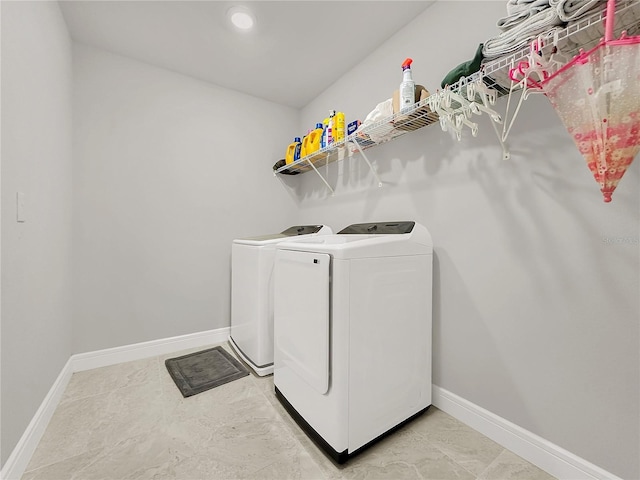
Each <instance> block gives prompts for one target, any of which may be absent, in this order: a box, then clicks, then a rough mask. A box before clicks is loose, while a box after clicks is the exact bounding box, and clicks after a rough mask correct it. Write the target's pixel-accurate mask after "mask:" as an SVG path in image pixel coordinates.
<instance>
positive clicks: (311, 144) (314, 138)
mask: <svg viewBox="0 0 640 480" xmlns="http://www.w3.org/2000/svg"><path fill="white" fill-rule="evenodd" d="M323 132H324V128H322V124H321V123H316V128H315V129H314V130H311V132H310V133H309V135H307V138H308V140H307V155H311V154H312V153H314V152H317V151H318V150H320V142H321V141H322V133H323Z"/></svg>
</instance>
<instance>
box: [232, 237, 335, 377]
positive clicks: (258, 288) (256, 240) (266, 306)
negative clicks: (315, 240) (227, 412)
mask: <svg viewBox="0 0 640 480" xmlns="http://www.w3.org/2000/svg"><path fill="white" fill-rule="evenodd" d="M331 233H333V232H332V230H331V228H330V227H328V226H326V225H295V226H293V227H289V228H287V229H286V230H284V231H283V232H281V233H275V234H270V235H262V236H259V237H251V238H239V239H236V240H234V241H233V244H232V246H231V332H230V335H229V343H230V344H231V347H232V348H233V349H234V350H235V352H236V353H237V354H238V355H239V356H240V357H241V358H242V359H243V360H244V361H245V362H246V363H247V364H248V365H249V366H250V367H251V368H252V369H253V371H255V372H256V374H257V375H259V376H264V375H269V374H271V373H273V262H274V258H275V253H276V249H275V247H276V245H277V244H278V243H280V242H282V241H284V240H292V239H294V238H296V239H300V238H305V237H310V236H315V235H328V234H331Z"/></svg>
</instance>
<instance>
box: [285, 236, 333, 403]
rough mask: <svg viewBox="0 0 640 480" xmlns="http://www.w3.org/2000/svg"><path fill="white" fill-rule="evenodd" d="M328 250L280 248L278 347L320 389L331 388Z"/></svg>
mask: <svg viewBox="0 0 640 480" xmlns="http://www.w3.org/2000/svg"><path fill="white" fill-rule="evenodd" d="M330 259H331V257H330V256H329V255H328V254H325V253H313V252H296V251H293V250H280V249H278V251H277V252H276V263H275V267H274V268H275V291H274V334H275V348H276V350H277V358H278V361H281V362H282V365H281V367H283V368H285V369H290V370H291V371H292V372H293V373H295V375H296V376H298V377H300V378H301V379H302V380H304V381H305V382H306V383H308V384H309V385H310V386H311V387H313V388H314V389H315V390H316V391H317V392H318V393H320V394H324V393H327V391H328V390H329V283H330V277H329V265H330Z"/></svg>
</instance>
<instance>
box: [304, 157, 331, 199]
mask: <svg viewBox="0 0 640 480" xmlns="http://www.w3.org/2000/svg"><path fill="white" fill-rule="evenodd" d="M307 163H308V164H309V165H310V166H311V168H313V171H314V172H316V173H317V174H318V176H319V177H320V180H322V181H323V182H324V184H325V185H326V186H327V188H328V189H329V191H330V192H331V195H334V194H335V193H336V192H334V191H333V188H331V185H329V182H327V181H326V180H325V178H324V177H323V176H322V174H321V173H320V172H319V171H318V169H317V168H316V166H315V165H314V164H313V162H312V161H311V160H307Z"/></svg>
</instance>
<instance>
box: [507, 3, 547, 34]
mask: <svg viewBox="0 0 640 480" xmlns="http://www.w3.org/2000/svg"><path fill="white" fill-rule="evenodd" d="M549 1H550V0H509V3H507V16H506V17H503V18H501V19H499V20H498V22H497V26H498V28H499V29H500V30H502V31H507V30H510V29H511V28H513V27H515V26H516V25H518V24H520V23H522V22H524V21H525V20H526V19H527V18H529V17H532V16H533V15H535V14H536V13H538V12H540V11H542V10H545V9H547V8H550V4H549ZM516 2H519V3H516Z"/></svg>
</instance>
